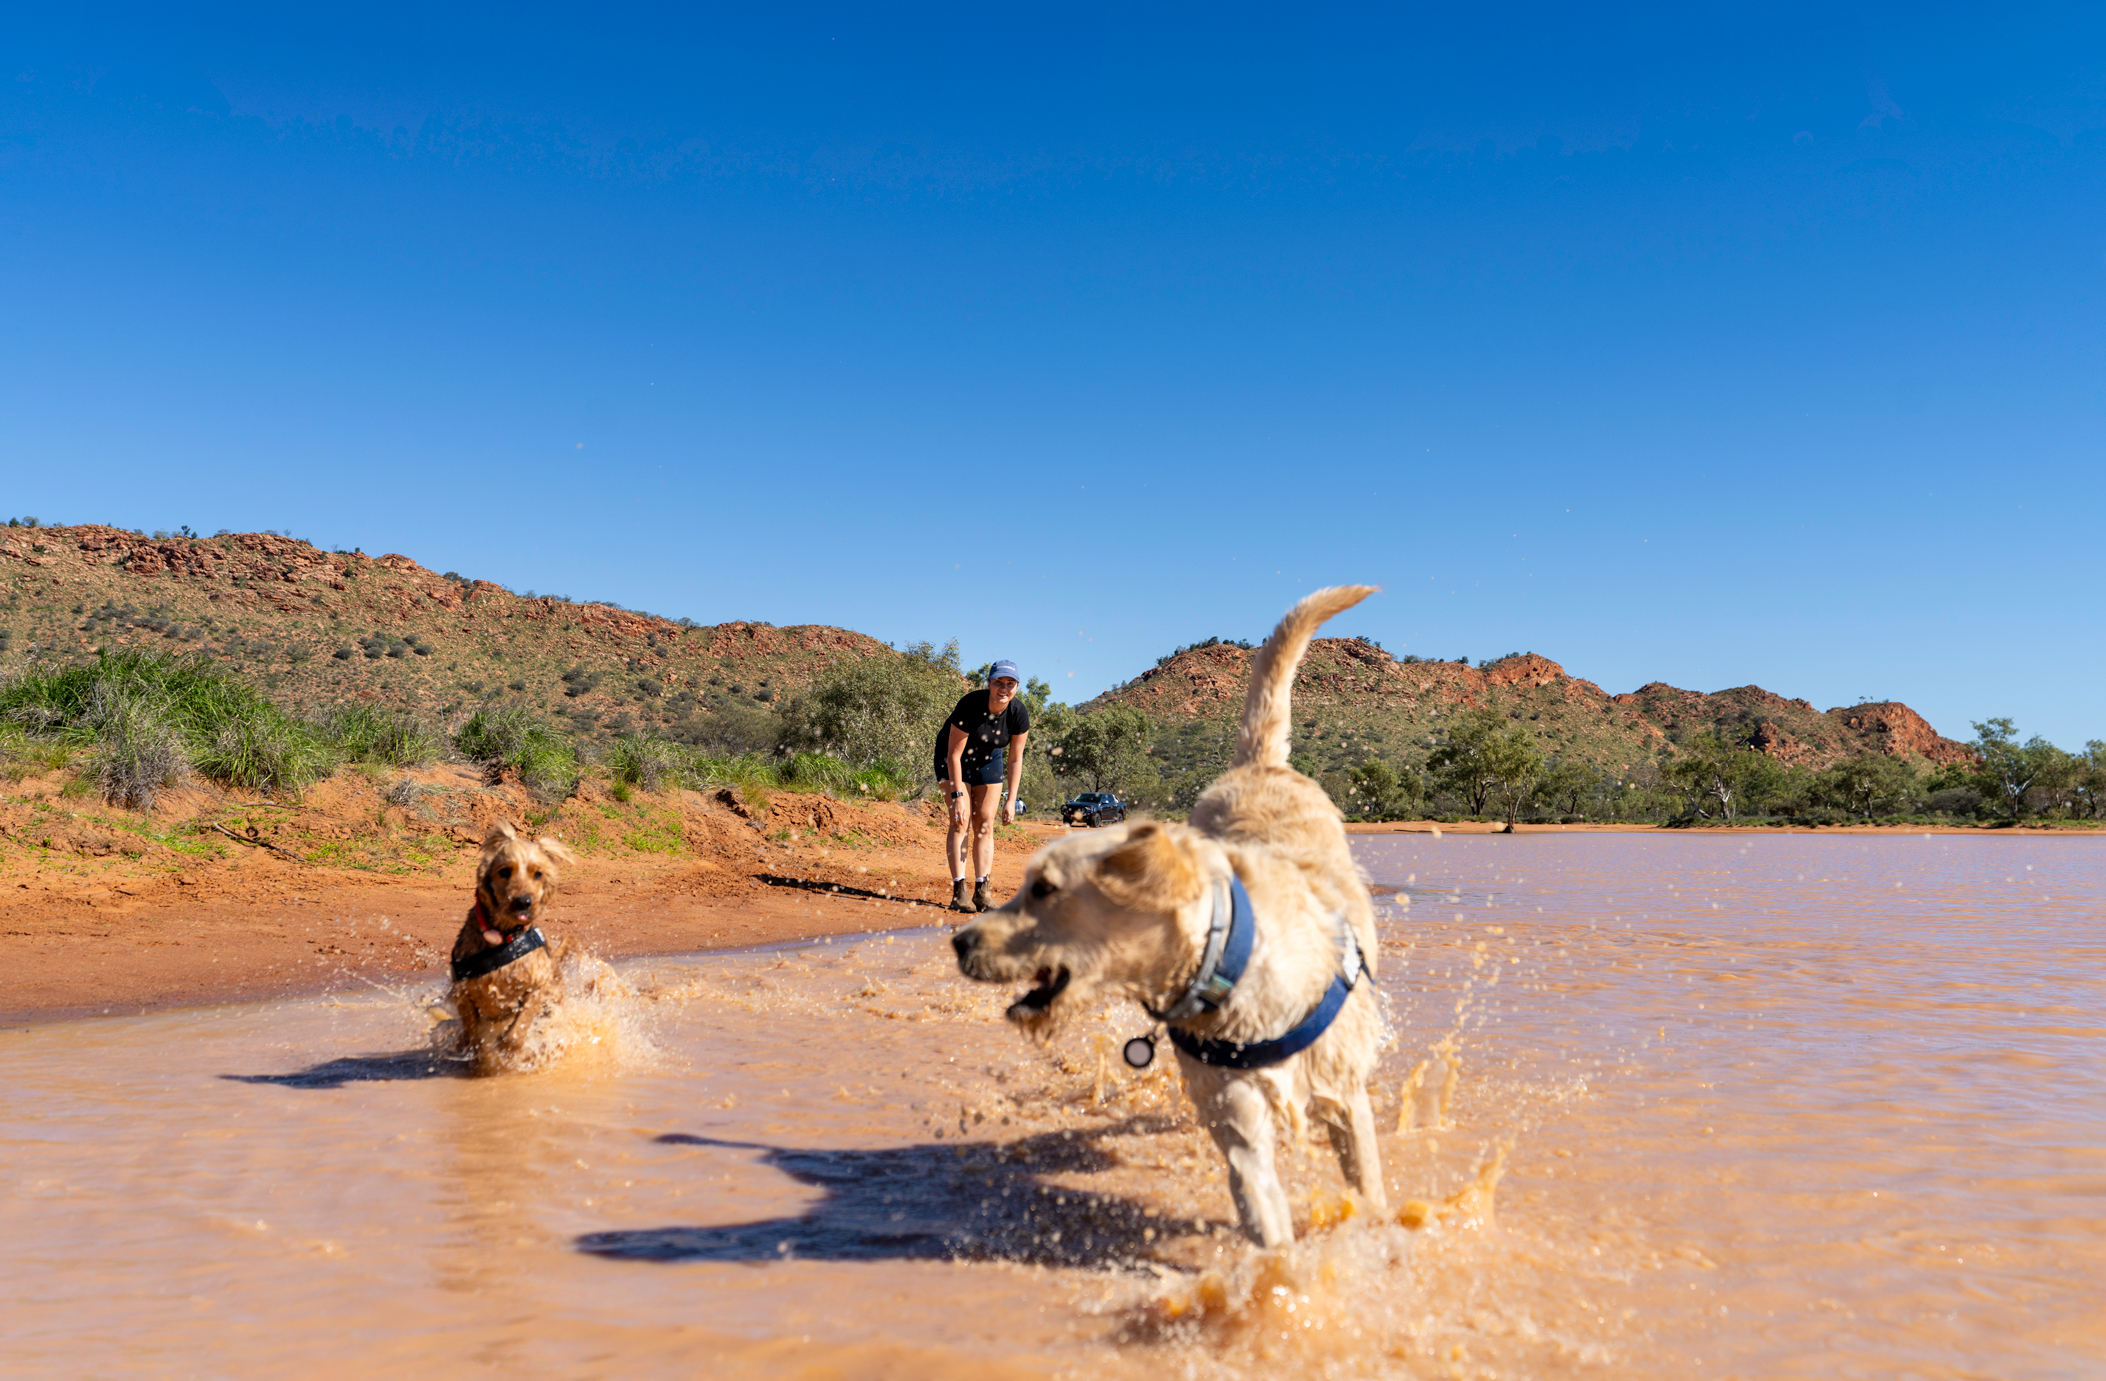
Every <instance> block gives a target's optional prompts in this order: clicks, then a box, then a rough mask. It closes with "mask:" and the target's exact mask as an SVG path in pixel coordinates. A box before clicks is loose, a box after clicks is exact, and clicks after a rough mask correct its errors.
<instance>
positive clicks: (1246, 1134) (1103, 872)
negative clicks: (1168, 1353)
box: [951, 585, 1388, 1247]
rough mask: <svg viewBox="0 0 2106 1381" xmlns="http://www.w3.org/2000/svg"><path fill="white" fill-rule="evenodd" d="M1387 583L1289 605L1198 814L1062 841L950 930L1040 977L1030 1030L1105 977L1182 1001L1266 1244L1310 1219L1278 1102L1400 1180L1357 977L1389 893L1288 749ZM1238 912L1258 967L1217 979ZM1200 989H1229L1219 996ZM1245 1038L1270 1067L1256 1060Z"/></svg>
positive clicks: (1187, 1034) (1235, 1169) (1222, 1140)
mask: <svg viewBox="0 0 2106 1381" xmlns="http://www.w3.org/2000/svg"><path fill="white" fill-rule="evenodd" d="M1372 593H1374V591H1373V587H1371V586H1365V585H1343V586H1338V587H1336V588H1333V589H1328V590H1318V591H1316V592H1315V593H1314V594H1312V595H1310V596H1309V597H1308V598H1307V599H1304V600H1303V601H1302V602H1301V603H1299V604H1297V605H1296V606H1295V607H1294V608H1293V609H1292V610H1290V611H1289V612H1288V614H1287V616H1286V618H1284V619H1282V620H1281V621H1280V625H1279V627H1278V628H1276V629H1274V630H1273V633H1272V636H1271V637H1270V638H1268V639H1267V640H1266V643H1265V646H1264V647H1263V648H1261V649H1259V651H1258V655H1257V657H1256V658H1255V659H1254V660H1253V661H1252V664H1251V679H1250V689H1249V692H1248V693H1247V695H1246V697H1245V700H1244V704H1243V723H1242V726H1241V729H1240V730H1239V732H1238V734H1237V738H1236V757H1235V761H1234V763H1233V764H1232V765H1231V766H1230V768H1229V770H1228V771H1226V772H1224V773H1223V774H1222V775H1221V776H1220V777H1219V778H1218V779H1217V780H1216V781H1215V782H1214V783H1213V785H1211V786H1209V787H1208V788H1207V790H1206V793H1205V794H1204V795H1202V796H1201V797H1200V798H1199V800H1198V802H1197V803H1196V804H1195V805H1194V806H1193V809H1192V814H1191V823H1190V824H1188V825H1162V824H1154V823H1143V824H1138V825H1131V826H1124V827H1119V828H1115V829H1112V830H1093V831H1091V832H1090V833H1089V834H1087V835H1075V836H1072V837H1070V838H1067V839H1064V840H1062V841H1060V842H1059V843H1057V844H1053V845H1050V846H1048V847H1047V848H1045V849H1044V850H1042V851H1040V853H1039V855H1038V856H1037V857H1036V858H1034V859H1033V860H1032V861H1031V865H1030V867H1029V869H1028V870H1027V871H1026V872H1025V875H1024V887H1023V890H1022V891H1021V892H1019V893H1018V894H1017V895H1016V896H1015V897H1014V898H1012V899H1011V900H1010V902H1009V903H1008V904H1007V905H1006V906H1003V907H1001V908H1000V909H998V910H995V911H990V912H988V913H986V914H985V915H982V916H980V917H979V918H978V919H977V920H975V921H974V922H972V923H971V924H970V925H967V926H966V927H964V928H963V929H961V930H960V931H959V932H958V933H957V935H955V936H954V937H953V938H952V942H951V943H952V946H953V947H954V948H955V949H956V950H957V952H958V967H959V968H960V969H961V970H962V971H963V972H964V973H965V975H966V976H967V977H969V978H975V979H979V980H981V981H983V982H988V983H1011V982H1016V981H1019V980H1028V981H1030V982H1031V983H1032V984H1033V986H1032V988H1031V989H1030V991H1028V992H1026V993H1025V994H1024V995H1023V996H1022V997H1020V998H1018V999H1017V1001H1016V1002H1015V1003H1014V1004H1012V1005H1011V1006H1010V1008H1009V1011H1008V1016H1009V1019H1010V1020H1011V1021H1013V1022H1015V1023H1016V1024H1017V1025H1019V1026H1021V1027H1023V1028H1024V1029H1025V1030H1026V1031H1030V1032H1040V1031H1043V1030H1044V1029H1046V1028H1047V1027H1049V1026H1050V1025H1051V1024H1052V1023H1053V1022H1055V1021H1057V1020H1058V1019H1059V1016H1060V1014H1061V1013H1062V1012H1063V1011H1066V1010H1069V1009H1072V1008H1075V1007H1079V1006H1081V1005H1082V1004H1085V1003H1087V1002H1088V1001H1090V1000H1091V999H1092V998H1102V997H1106V996H1113V997H1129V998H1132V999H1133V1000H1135V1001H1137V1002H1139V1003H1141V1004H1142V1005H1143V1006H1145V1007H1146V1008H1148V1010H1149V1011H1150V1012H1151V1013H1154V1014H1156V1015H1157V1016H1158V1017H1159V1018H1160V1019H1162V1020H1165V1021H1166V1022H1167V1023H1168V1024H1169V1026H1170V1029H1171V1032H1172V1039H1173V1040H1174V1041H1175V1042H1176V1043H1177V1046H1178V1063H1179V1067H1180V1068H1181V1069H1182V1071H1183V1073H1184V1079H1185V1087H1186V1088H1187V1089H1188V1090H1190V1092H1191V1095H1192V1099H1193V1102H1194V1104H1195V1105H1196V1106H1197V1107H1198V1109H1199V1114H1200V1118H1201V1121H1202V1122H1203V1123H1204V1124H1205V1125H1206V1128H1207V1130H1208V1132H1209V1133H1210V1134H1211V1135H1212V1136H1213V1138H1214V1142H1215V1144H1216V1145H1217V1146H1219V1147H1220V1148H1221V1152H1222V1155H1223V1156H1224V1157H1225V1158H1226V1159H1227V1161H1228V1167H1229V1189H1230V1192H1231V1193H1232V1194H1233V1195H1234V1196H1235V1200H1236V1210H1237V1213H1238V1216H1239V1217H1240V1218H1241V1220H1242V1223H1243V1229H1244V1231H1245V1232H1247V1233H1249V1234H1250V1236H1251V1237H1253V1238H1254V1239H1256V1240H1257V1241H1258V1242H1259V1243H1260V1244H1261V1245H1264V1246H1267V1247H1272V1246H1278V1245H1280V1244H1282V1243H1285V1242H1289V1241H1292V1240H1293V1237H1294V1225H1293V1221H1292V1218H1291V1216H1290V1212H1289V1208H1288V1203H1287V1194H1286V1191H1285V1190H1284V1189H1282V1188H1281V1186H1280V1181H1279V1175H1278V1173H1277V1171H1276V1170H1275V1167H1274V1163H1273V1145H1274V1140H1275V1130H1274V1120H1273V1114H1274V1111H1275V1109H1277V1110H1278V1111H1279V1112H1280V1114H1281V1115H1282V1116H1284V1117H1285V1118H1287V1119H1288V1121H1290V1122H1291V1123H1294V1124H1296V1125H1297V1126H1299V1125H1302V1121H1301V1119H1302V1116H1303V1112H1304V1110H1307V1112H1309V1113H1311V1114H1313V1115H1314V1116H1315V1117H1316V1119H1317V1120H1318V1121H1320V1122H1322V1123H1323V1124H1324V1125H1325V1128H1326V1130H1327V1131H1328V1132H1329V1133H1330V1139H1331V1147H1332V1149H1333V1151H1335V1152H1336V1153H1337V1156H1338V1162H1339V1166H1340V1168H1341V1169H1342V1170H1343V1171H1344V1173H1345V1177H1346V1179H1347V1180H1348V1181H1349V1182H1350V1183H1351V1184H1352V1185H1353V1187H1354V1188H1355V1189H1356V1190H1358V1191H1359V1193H1360V1195H1361V1196H1362V1198H1363V1199H1364V1200H1366V1202H1367V1204H1368V1206H1369V1207H1370V1208H1372V1209H1374V1210H1376V1211H1377V1212H1381V1211H1383V1210H1384V1209H1385V1208H1386V1204H1387V1198H1388V1196H1387V1194H1386V1193H1385V1192H1384V1189H1383V1184H1382V1165H1381V1156H1380V1152H1379V1150H1378V1148H1377V1146H1376V1143H1375V1120H1374V1113H1373V1111H1372V1109H1371V1108H1370V1107H1369V1105H1368V1095H1367V1080H1368V1075H1369V1074H1370V1073H1371V1072H1372V1070H1373V1069H1374V1065H1375V1061H1376V1058H1377V1056H1378V1054H1379V1052H1380V1048H1381V1045H1382V1041H1383V1032H1384V1022H1383V1018H1382V1014H1381V1010H1380V1007H1379V1005H1378V1002H1379V999H1378V998H1377V996H1376V994H1375V985H1374V984H1373V983H1372V982H1371V981H1359V980H1360V979H1361V969H1362V966H1363V965H1364V967H1365V971H1366V973H1367V974H1368V975H1372V974H1373V972H1374V967H1375V944H1376V942H1375V917H1374V906H1373V904H1372V902H1371V900H1370V898H1369V895H1368V889H1367V882H1366V879H1365V878H1363V877H1362V876H1361V873H1360V869H1359V868H1358V867H1357V866H1356V865H1355V864H1354V862H1353V857H1352V854H1351V853H1350V852H1349V851H1348V850H1347V847H1346V835H1345V829H1344V827H1343V824H1342V818H1341V816H1340V815H1339V811H1338V808H1337V807H1336V806H1335V805H1333V804H1332V803H1331V799H1330V797H1328V796H1327V795H1325V794H1324V790H1323V788H1322V787H1319V786H1318V785H1317V784H1316V783H1315V782H1312V781H1310V780H1309V779H1308V778H1307V777H1304V776H1303V775H1302V774H1301V773H1299V772H1296V771H1294V770H1293V769H1292V768H1290V767H1288V766H1287V750H1288V735H1289V732H1290V730H1291V728H1292V722H1291V716H1290V713H1289V698H1290V692H1291V691H1292V689H1293V685H1294V673H1295V668H1296V667H1297V666H1298V665H1299V664H1300V662H1301V659H1302V653H1303V652H1304V651H1305V650H1306V649H1307V647H1308V645H1309V639H1310V637H1311V635H1312V634H1314V633H1315V631H1316V629H1317V628H1318V627H1319V626H1320V625H1321V624H1322V623H1323V622H1324V620H1325V619H1327V618H1329V617H1331V616H1332V615H1333V614H1336V613H1338V612H1340V611H1341V610H1344V609H1349V608H1351V607H1352V606H1353V605H1355V604H1358V603H1359V602H1360V601H1361V600H1363V599H1365V598H1366V597H1367V596H1368V595H1370V594H1372ZM1234 883H1240V884H1241V888H1242V890H1243V892H1244V894H1245V895H1246V896H1247V898H1248V903H1249V905H1248V908H1247V910H1246V909H1245V908H1244V906H1243V900H1244V899H1243V898H1242V897H1238V898H1236V899H1235V911H1234V915H1235V917H1236V919H1235V921H1234V922H1233V923H1230V922H1226V921H1224V919H1223V918H1224V915H1225V914H1226V912H1227V908H1228V907H1229V905H1230V902H1229V898H1230V897H1231V895H1232V884H1234ZM1239 924H1240V925H1246V926H1248V928H1249V930H1250V931H1251V932H1254V933H1253V934H1252V935H1251V936H1250V938H1248V939H1247V940H1245V942H1244V946H1245V948H1244V954H1245V955H1246V956H1247V958H1246V959H1245V960H1244V961H1243V969H1242V972H1241V974H1240V976H1236V977H1234V978H1233V982H1232V986H1228V987H1226V988H1224V987H1222V986H1220V985H1219V984H1218V982H1217V983H1214V984H1209V982H1208V980H1209V979H1210V978H1211V977H1212V976H1213V974H1214V972H1215V970H1216V966H1217V960H1218V959H1219V958H1220V956H1222V955H1223V953H1224V945H1226V946H1227V948H1228V949H1231V950H1232V949H1234V948H1235V943H1236V942H1235V936H1236V927H1237V925H1239ZM1224 936H1226V937H1228V938H1227V939H1226V940H1224V939H1223V937H1224ZM1356 950H1357V954H1356V953H1355V951H1356ZM1224 971H1225V970H1224ZM1202 990H1204V991H1205V992H1206V993H1209V994H1211V995H1212V996H1213V997H1214V998H1215V999H1216V1002H1215V1003H1212V1004H1205V1003H1201V1002H1200V1001H1199V1000H1198V999H1199V995H1200V994H1201V993H1202ZM1341 990H1342V992H1343V998H1342V1003H1341V999H1340V992H1341ZM1326 1019H1328V1021H1329V1024H1328V1025H1323V1024H1322V1023H1323V1022H1324V1021H1325V1020H1326ZM1310 1033H1320V1034H1314V1035H1313V1040H1312V1039H1310V1038H1309V1037H1310ZM1298 1037H1299V1038H1302V1039H1303V1044H1302V1045H1301V1046H1300V1047H1298V1048H1295V1047H1294V1043H1295V1040H1296V1039H1297V1038H1298ZM1281 1052H1288V1053H1281ZM1245 1055H1247V1056H1248V1057H1249V1058H1250V1059H1252V1060H1254V1061H1256V1062H1257V1065H1256V1067H1242V1066H1239V1065H1238V1063H1237V1060H1238V1059H1239V1057H1241V1056H1245ZM1275 1056H1277V1058H1274V1057H1275Z"/></svg>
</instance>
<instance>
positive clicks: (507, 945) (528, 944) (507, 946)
mask: <svg viewBox="0 0 2106 1381" xmlns="http://www.w3.org/2000/svg"><path fill="white" fill-rule="evenodd" d="M547 943H548V942H547V941H546V940H544V939H542V938H541V931H540V929H539V928H538V927H536V926H528V927H527V928H526V929H525V930H522V931H520V932H519V933H518V934H517V935H514V936H513V937H512V938H511V939H509V940H507V941H505V942H504V943H503V944H501V945H499V946H497V947H496V948H495V949H486V950H482V951H480V952H479V953H476V954H471V955H469V956H468V957H467V958H466V959H456V960H454V961H453V981H454V982H456V983H460V982H463V981H465V980H467V979H470V978H481V977H482V976H483V975H484V974H486V973H496V972H497V971H498V970H499V969H501V968H503V967H504V966H505V965H507V964H512V963H517V962H518V961H519V960H521V959H524V958H526V957H527V956H528V955H529V954H532V953H533V952H534V951H535V950H537V949H540V948H541V947H542V946H544V945H546V944H547Z"/></svg>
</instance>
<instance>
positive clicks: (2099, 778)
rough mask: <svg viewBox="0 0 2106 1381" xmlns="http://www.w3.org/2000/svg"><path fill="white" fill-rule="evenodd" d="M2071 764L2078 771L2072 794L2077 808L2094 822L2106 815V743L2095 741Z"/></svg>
mask: <svg viewBox="0 0 2106 1381" xmlns="http://www.w3.org/2000/svg"><path fill="white" fill-rule="evenodd" d="M2071 764H2072V766H2074V767H2075V769H2076V770H2075V772H2074V773H2073V774H2072V776H2073V778H2074V780H2073V781H2072V783H2071V792H2070V794H2071V797H2072V799H2073V800H2074V802H2075V805H2076V808H2077V809H2078V810H2079V811H2081V812H2083V813H2084V814H2085V815H2088V816H2090V817H2091V818H2092V819H2094V820H2096V819H2098V818H2099V817H2100V816H2102V815H2106V742H2101V741H2100V740H2098V739H2093V740H2092V741H2091V742H2089V743H2087V744H2085V745H2084V752H2083V753H2082V755H2080V756H2077V757H2074V758H2072V759H2071Z"/></svg>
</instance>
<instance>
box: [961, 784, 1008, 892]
mask: <svg viewBox="0 0 2106 1381" xmlns="http://www.w3.org/2000/svg"><path fill="white" fill-rule="evenodd" d="M965 789H966V790H967V791H968V792H971V793H972V805H973V863H974V868H973V876H974V877H977V878H984V877H986V876H987V875H988V874H989V873H991V872H993V871H994V832H995V811H996V808H997V806H998V805H999V803H1000V800H1001V795H1002V787H1001V784H1000V783H996V784H994V785H991V786H969V787H967V788H965Z"/></svg>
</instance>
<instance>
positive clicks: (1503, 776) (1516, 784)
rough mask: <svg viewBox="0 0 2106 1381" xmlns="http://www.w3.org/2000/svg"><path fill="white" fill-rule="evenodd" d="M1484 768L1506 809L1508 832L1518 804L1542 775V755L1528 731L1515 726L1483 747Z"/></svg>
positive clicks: (1518, 806)
mask: <svg viewBox="0 0 2106 1381" xmlns="http://www.w3.org/2000/svg"><path fill="white" fill-rule="evenodd" d="M1485 768H1486V770H1487V771H1488V772H1490V774H1491V777H1492V789H1493V791H1495V792H1496V793H1498V796H1499V799H1500V801H1501V802H1502V803H1503V804H1504V805H1505V806H1506V826H1507V828H1508V829H1509V830H1511V829H1512V828H1513V827H1514V817H1515V816H1516V815H1518V814H1520V813H1521V803H1522V802H1523V801H1525V800H1527V799H1528V797H1529V794H1530V793H1531V792H1533V791H1534V790H1535V788H1536V779H1537V778H1539V777H1541V776H1542V775H1543V754H1542V752H1541V751H1540V750H1539V749H1537V747H1536V744H1535V740H1534V739H1532V738H1531V737H1529V733H1528V730H1526V729H1524V728H1522V727H1521V726H1519V725H1518V724H1517V725H1515V726H1514V727H1513V728H1511V729H1506V730H1503V731H1502V732H1499V733H1496V734H1493V735H1492V737H1491V740H1490V742H1489V743H1488V744H1487V745H1486V750H1485Z"/></svg>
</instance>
